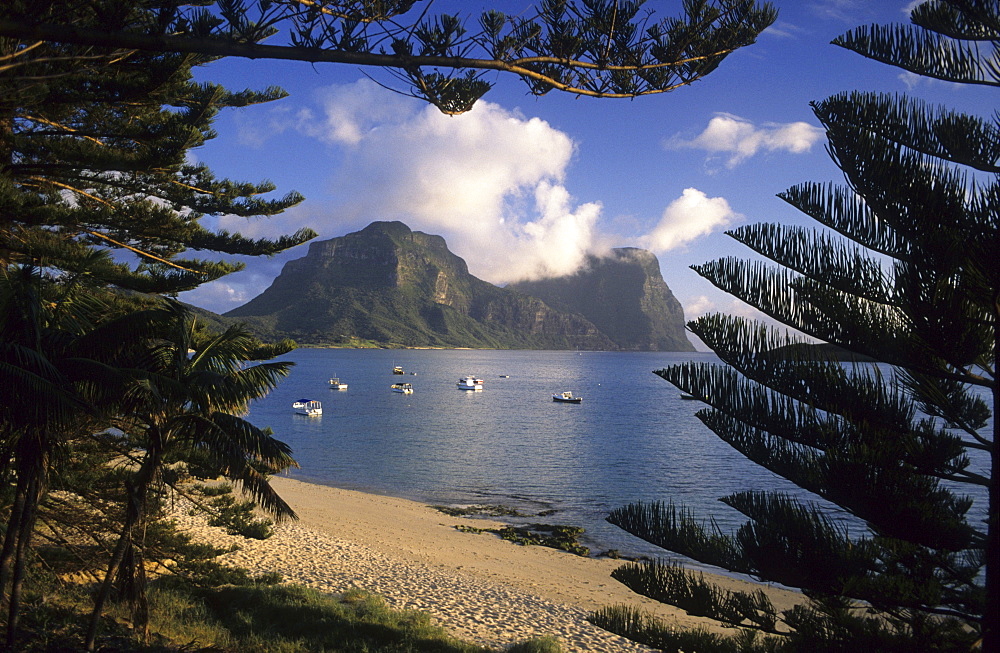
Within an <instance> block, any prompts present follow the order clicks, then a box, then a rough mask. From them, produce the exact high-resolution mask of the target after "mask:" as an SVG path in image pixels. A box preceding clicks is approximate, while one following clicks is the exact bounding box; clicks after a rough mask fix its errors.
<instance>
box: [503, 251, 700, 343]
mask: <svg viewBox="0 0 1000 653" xmlns="http://www.w3.org/2000/svg"><path fill="white" fill-rule="evenodd" d="M508 288H511V289H515V290H518V291H521V292H523V293H526V294H528V295H532V296H534V297H538V298H539V299H541V300H542V301H544V302H545V303H546V304H548V305H549V306H552V307H553V308H556V309H559V310H562V311H567V312H571V313H577V314H579V315H582V316H584V317H585V318H587V319H588V320H590V321H591V322H593V323H594V325H595V326H596V327H597V328H598V329H600V331H601V332H602V333H604V334H605V335H607V336H609V337H610V338H611V339H612V340H614V342H615V344H616V345H617V346H618V348H620V349H626V350H637V351H694V346H693V345H692V344H691V342H690V341H689V340H688V338H687V334H686V332H685V330H684V311H683V309H682V308H681V305H680V302H678V301H677V299H676V298H675V297H674V295H673V293H672V292H671V291H670V288H669V287H667V284H666V283H665V282H664V281H663V276H662V275H661V274H660V263H659V261H657V260H656V256H654V255H653V253H652V252H649V251H647V250H644V249H636V248H632V247H623V248H619V249H615V250H612V252H611V255H610V256H607V257H600V258H598V257H594V256H592V257H590V258H589V259H588V263H587V266H586V267H585V268H584V269H582V270H580V271H579V272H577V273H575V274H572V275H569V276H565V277H558V278H553V279H543V280H541V281H530V282H522V283H518V284H512V285H511V286H508Z"/></svg>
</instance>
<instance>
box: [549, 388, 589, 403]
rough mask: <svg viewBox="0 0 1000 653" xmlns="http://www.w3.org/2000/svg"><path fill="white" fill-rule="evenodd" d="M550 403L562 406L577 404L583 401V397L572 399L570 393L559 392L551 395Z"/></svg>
mask: <svg viewBox="0 0 1000 653" xmlns="http://www.w3.org/2000/svg"><path fill="white" fill-rule="evenodd" d="M552 401H558V402H561V403H564V404H578V403H580V402H582V401H583V397H574V396H573V393H572V392H568V391H567V392H560V393H559V394H557V395H552Z"/></svg>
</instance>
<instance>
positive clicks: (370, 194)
mask: <svg viewBox="0 0 1000 653" xmlns="http://www.w3.org/2000/svg"><path fill="white" fill-rule="evenodd" d="M323 97H324V100H325V102H324V107H323V110H324V111H325V116H326V118H325V119H324V120H322V121H316V122H314V123H313V125H323V126H325V127H324V128H325V129H327V130H328V131H327V134H326V135H325V136H322V138H325V139H327V140H330V141H339V142H342V143H345V144H349V145H350V151H349V152H347V153H346V155H345V159H344V163H343V165H342V166H341V167H340V168H339V169H338V170H337V171H336V174H335V182H334V185H335V188H334V193H335V195H336V196H337V197H338V198H339V199H340V200H341V203H340V204H339V206H337V207H336V209H335V210H334V211H332V212H331V213H332V214H335V215H336V216H337V220H338V221H340V222H344V223H349V224H351V225H364V224H367V223H368V222H370V221H373V220H401V221H403V222H405V223H406V224H407V225H408V226H410V227H411V228H412V229H415V230H419V231H424V232H427V233H432V234H437V235H441V236H444V237H445V239H446V240H447V242H448V246H449V248H450V249H451V250H452V251H453V252H455V253H456V254H458V255H459V256H462V257H463V258H465V259H466V261H467V262H468V264H469V266H470V269H471V271H472V273H473V274H475V275H476V276H479V277H480V278H483V279H486V280H487V281H491V282H493V283H505V282H510V281H516V280H521V279H525V278H536V277H538V276H540V275H557V274H567V273H569V272H572V271H573V270H575V269H576V268H577V267H578V266H579V265H580V263H581V262H582V261H583V259H584V257H585V256H586V254H587V252H588V251H590V250H591V249H593V241H594V238H595V235H594V224H595V223H596V221H597V219H598V218H599V217H600V213H601V206H600V205H599V204H597V203H593V202H591V203H582V204H577V203H576V201H575V199H574V198H573V197H571V196H570V194H569V192H568V191H567V189H566V188H565V187H564V186H563V185H562V181H563V179H564V177H565V175H566V170H567V168H568V166H569V164H570V161H571V159H572V157H573V153H574V148H575V146H574V143H573V141H572V139H570V138H569V136H567V135H566V134H565V133H563V132H561V131H559V130H557V129H555V128H553V127H552V126H551V125H549V124H548V123H547V122H545V121H544V120H541V119H539V118H525V117H524V116H522V115H520V114H518V113H516V112H512V111H508V110H506V109H504V108H502V107H500V106H498V105H496V104H493V103H490V102H488V101H480V102H478V103H477V104H476V106H475V107H474V108H473V110H472V111H470V112H468V113H466V114H463V115H460V116H446V115H444V114H442V113H441V112H440V111H438V110H437V109H435V108H433V107H429V106H426V105H423V104H419V103H416V102H410V101H405V99H403V98H400V97H399V96H396V95H394V94H392V93H390V92H388V91H385V90H384V89H381V88H379V87H377V86H376V85H374V84H372V83H370V82H359V83H357V84H352V85H350V86H349V87H338V88H334V89H330V90H329V91H328V92H327V93H325V94H324V96H323ZM359 98H360V99H359ZM388 103H394V107H393V108H392V110H386V111H382V110H379V111H378V112H376V113H374V114H373V113H372V112H371V111H368V110H366V109H365V107H369V106H372V105H376V106H383V107H384V106H385V105H387V104H388ZM359 116H360V117H359Z"/></svg>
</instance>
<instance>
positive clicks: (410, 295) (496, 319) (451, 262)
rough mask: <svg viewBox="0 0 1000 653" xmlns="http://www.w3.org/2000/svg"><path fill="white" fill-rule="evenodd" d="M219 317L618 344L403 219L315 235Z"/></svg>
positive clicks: (530, 344) (330, 332)
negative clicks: (480, 274)
mask: <svg viewBox="0 0 1000 653" xmlns="http://www.w3.org/2000/svg"><path fill="white" fill-rule="evenodd" d="M225 317H227V318H238V319H239V320H240V321H241V322H244V323H246V324H247V325H248V326H249V327H250V328H251V329H253V330H254V331H255V332H256V333H257V334H258V335H259V336H261V337H263V338H268V339H271V338H283V337H290V338H294V339H295V340H296V341H298V342H300V343H310V344H336V343H352V342H356V341H357V340H359V339H361V340H371V341H375V342H378V343H382V344H398V345H405V346H410V347H421V346H424V347H435V346H436V347H487V348H498V349H617V347H616V345H615V343H614V342H613V341H612V340H611V339H610V338H609V337H608V336H606V335H605V334H603V333H601V331H600V330H599V329H598V328H597V327H595V326H594V325H593V324H592V323H591V322H590V321H588V320H587V319H585V318H583V317H581V316H579V315H575V314H572V313H565V312H562V311H558V310H554V309H552V308H550V307H549V306H547V305H546V304H545V303H544V302H542V301H541V300H539V299H537V298H535V297H530V296H528V295H525V294H523V293H520V292H516V291H513V290H507V289H504V288H498V287H497V286H494V285H492V284H490V283H487V282H485V281H483V280H481V279H477V278H476V277H474V276H472V275H471V274H469V269H468V266H467V265H466V263H465V261H464V260H462V259H461V258H459V257H458V256H456V255H454V254H452V253H451V252H450V251H449V250H448V247H447V245H446V244H445V241H444V239H443V238H441V237H440V236H432V235H428V234H425V233H421V232H419V231H411V230H410V228H409V227H407V226H406V225H405V224H403V223H401V222H374V223H372V224H370V225H369V226H367V227H366V228H364V229H363V230H361V231H358V232H355V233H351V234H348V235H346V236H341V237H339V238H332V239H330V240H325V241H320V242H314V243H312V244H311V245H310V246H309V251H308V253H307V254H306V256H305V257H304V258H301V259H298V260H294V261H289V262H288V263H286V264H285V266H284V268H283V269H282V271H281V274H280V275H279V276H278V277H277V278H276V279H275V280H274V282H273V283H272V284H271V286H270V287H269V288H268V289H267V290H265V291H264V292H263V293H261V294H260V295H259V296H257V297H255V298H254V299H252V300H251V301H250V302H248V303H246V304H244V305H243V306H240V307H239V308H236V309H233V310H232V311H229V312H228V313H226V314H225Z"/></svg>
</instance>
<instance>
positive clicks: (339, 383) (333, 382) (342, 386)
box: [330, 377, 347, 390]
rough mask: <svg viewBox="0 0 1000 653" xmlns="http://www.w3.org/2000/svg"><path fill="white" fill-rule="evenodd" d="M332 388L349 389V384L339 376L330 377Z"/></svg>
mask: <svg viewBox="0 0 1000 653" xmlns="http://www.w3.org/2000/svg"><path fill="white" fill-rule="evenodd" d="M330 389H331V390H347V384H346V383H344V382H343V381H341V380H340V379H338V378H337V377H333V378H331V379H330Z"/></svg>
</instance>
